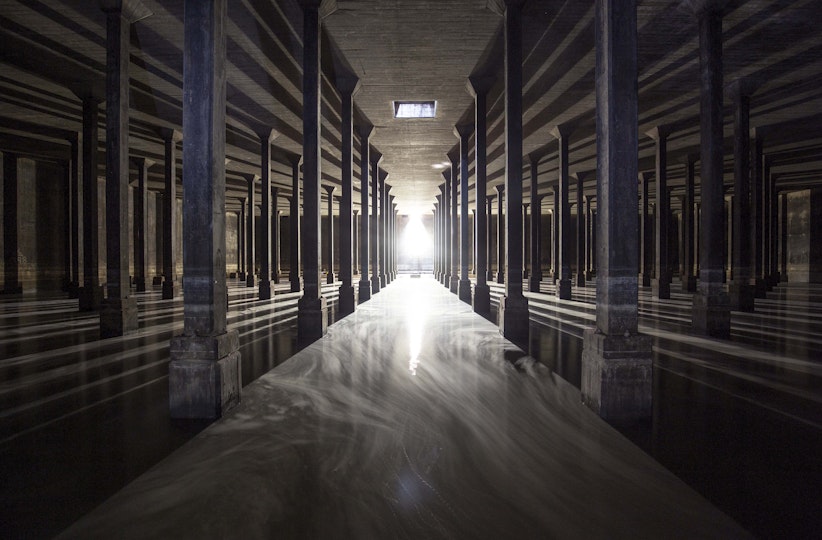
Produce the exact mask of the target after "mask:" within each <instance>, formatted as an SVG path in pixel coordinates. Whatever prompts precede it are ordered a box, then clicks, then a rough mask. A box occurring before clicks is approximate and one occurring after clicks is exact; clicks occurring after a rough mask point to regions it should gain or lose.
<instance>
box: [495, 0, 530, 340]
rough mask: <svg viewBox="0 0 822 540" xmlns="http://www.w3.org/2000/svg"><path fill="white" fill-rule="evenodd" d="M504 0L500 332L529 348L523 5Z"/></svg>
mask: <svg viewBox="0 0 822 540" xmlns="http://www.w3.org/2000/svg"><path fill="white" fill-rule="evenodd" d="M523 3H524V0H505V14H504V19H505V25H504V34H505V64H504V76H505V98H504V99H505V219H506V222H505V236H506V238H505V244H506V257H505V294H504V295H503V296H501V297H500V299H499V310H498V317H497V320H498V322H499V329H500V333H502V335H503V336H505V337H506V338H507V339H509V340H511V341H513V342H514V343H515V344H517V345H518V346H520V347H522V348H525V349H526V350H527V349H528V336H529V320H530V319H529V314H528V299H527V298H525V296H524V295H523V294H522V266H523V260H522V245H523V243H524V238H523V237H522V214H521V212H522V5H523Z"/></svg>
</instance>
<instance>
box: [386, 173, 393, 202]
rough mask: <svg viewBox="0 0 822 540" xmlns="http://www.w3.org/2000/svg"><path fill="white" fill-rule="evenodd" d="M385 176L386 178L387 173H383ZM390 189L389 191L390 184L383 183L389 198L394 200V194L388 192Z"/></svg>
mask: <svg viewBox="0 0 822 540" xmlns="http://www.w3.org/2000/svg"><path fill="white" fill-rule="evenodd" d="M385 177H386V178H388V173H386V174H385ZM390 191H391V185H390V184H385V192H386V193H388V198H389V199H390V200H394V196H393V195H391V194H390V193H389V192H390Z"/></svg>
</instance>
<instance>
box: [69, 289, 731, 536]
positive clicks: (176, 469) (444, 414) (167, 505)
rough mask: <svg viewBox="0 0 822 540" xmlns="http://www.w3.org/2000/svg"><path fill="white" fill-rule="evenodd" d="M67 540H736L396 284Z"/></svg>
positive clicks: (561, 400)
mask: <svg viewBox="0 0 822 540" xmlns="http://www.w3.org/2000/svg"><path fill="white" fill-rule="evenodd" d="M64 536H65V537H77V538H90V537H100V538H172V537H173V538H182V537H186V538H275V537H276V538H291V537H294V538H362V539H382V538H426V539H427V538H495V539H497V538H551V537H562V538H594V537H631V538H635V537H645V538H663V537H664V538H674V537H676V538H706V537H715V538H738V537H745V536H746V533H745V532H744V531H743V530H742V529H740V528H739V527H738V526H737V525H736V524H735V523H734V522H733V521H731V520H730V519H729V518H728V517H726V516H725V515H724V514H722V513H720V512H719V511H718V510H717V509H715V508H714V507H713V506H712V505H711V504H710V503H708V502H707V501H706V500H705V499H703V498H702V497H701V496H699V495H698V494H696V493H695V492H694V491H693V490H691V489H690V488H689V487H687V486H686V485H685V484H684V483H682V482H681V481H680V480H678V479H677V478H676V477H674V476H673V475H672V474H671V473H669V472H668V471H666V470H665V469H663V468H662V467H661V466H660V465H659V464H657V463H656V462H655V461H653V460H652V459H651V458H650V457H648V456H647V455H646V454H645V453H643V452H642V451H641V450H639V449H638V448H637V447H636V446H634V445H633V444H631V443H630V442H628V441H627V440H626V439H625V438H623V437H622V436H621V435H620V434H619V433H618V432H617V431H616V430H614V429H613V428H611V427H610V426H608V425H607V424H606V423H605V422H603V421H602V420H600V419H599V418H598V417H597V416H596V415H595V414H593V413H592V412H591V411H589V410H588V409H587V408H585V407H584V406H583V405H582V404H581V403H580V398H579V392H578V390H576V389H575V388H574V387H572V386H571V385H570V384H568V383H566V382H565V381H563V380H562V379H559V378H558V377H557V376H555V375H552V374H551V373H550V372H549V371H548V370H547V369H546V368H545V367H543V366H542V365H541V364H535V363H534V361H533V360H532V359H530V358H529V357H525V355H524V353H522V351H520V350H518V349H517V348H516V347H514V346H513V345H512V344H511V343H510V342H507V341H506V340H505V339H503V338H502V336H500V334H499V330H498V328H497V327H496V326H495V325H494V324H492V323H490V322H488V321H487V320H485V319H483V318H482V317H480V316H478V315H476V314H474V313H473V312H472V311H471V307H470V306H469V305H467V304H465V303H463V302H461V301H459V299H458V298H457V297H456V296H455V295H453V294H451V293H449V292H448V291H447V290H446V289H445V288H444V287H443V286H442V285H440V284H439V283H438V282H436V281H435V280H434V279H432V278H431V277H430V276H427V277H426V276H424V277H422V278H420V279H412V278H410V277H405V276H401V277H400V278H399V279H397V280H396V281H394V283H392V284H391V285H389V286H388V287H386V288H385V289H383V290H382V291H381V292H380V293H379V294H377V295H375V296H374V297H373V298H372V299H371V300H370V301H368V302H366V303H364V304H361V305H360V306H358V307H357V310H356V312H355V313H354V314H353V315H351V316H349V317H346V318H345V319H343V320H341V321H339V322H337V323H336V324H334V325H332V326H331V327H329V329H328V335H327V336H326V337H324V338H323V339H321V340H320V341H317V342H316V343H314V344H312V345H311V346H309V347H308V348H306V349H304V350H302V351H301V352H299V353H298V354H296V355H295V356H294V357H292V358H291V359H290V360H288V361H287V362H285V363H283V364H282V365H280V366H278V367H276V368H275V369H273V370H272V371H270V372H269V373H267V374H266V375H264V376H263V377H261V378H260V379H259V380H258V381H256V382H254V383H253V384H251V385H249V386H248V387H246V389H245V390H244V391H243V396H242V403H241V405H240V406H239V407H237V408H236V409H235V410H233V411H232V412H231V413H230V414H229V415H228V416H226V417H225V418H223V419H221V420H219V421H217V422H215V423H214V424H213V425H212V426H210V427H209V428H208V429H206V430H205V431H203V432H202V433H201V434H200V435H198V436H197V437H196V438H195V439H193V440H192V441H190V442H189V443H188V444H186V445H185V446H183V447H182V448H180V449H179V450H178V451H177V452H175V453H174V454H172V455H171V456H169V457H168V458H167V459H165V460H164V461H162V462H161V463H159V464H158V465H157V466H155V467H154V468H153V469H151V470H150V471H148V472H147V473H146V474H144V475H143V476H141V477H140V478H138V479H137V480H135V481H134V482H133V483H131V484H130V485H128V486H127V487H125V488H124V489H123V490H122V491H120V492H119V493H117V494H116V495H115V496H114V497H112V498H111V499H110V500H108V501H107V502H106V503H104V504H103V505H102V506H100V507H99V508H98V509H96V510H95V511H94V512H92V513H91V514H90V515H88V516H86V517H85V518H83V519H82V520H80V521H79V522H78V523H76V524H75V525H74V526H73V527H72V528H70V529H69V530H68V531H66V532H65V533H64Z"/></svg>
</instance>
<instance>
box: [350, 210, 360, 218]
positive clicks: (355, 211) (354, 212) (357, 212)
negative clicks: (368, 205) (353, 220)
mask: <svg viewBox="0 0 822 540" xmlns="http://www.w3.org/2000/svg"><path fill="white" fill-rule="evenodd" d="M351 212H352V213H353V214H354V217H357V216H358V215H359V214H360V211H359V210H357V209H356V208H355V209H353V210H351Z"/></svg>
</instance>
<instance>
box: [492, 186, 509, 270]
mask: <svg viewBox="0 0 822 540" xmlns="http://www.w3.org/2000/svg"><path fill="white" fill-rule="evenodd" d="M494 187H495V189H496V190H497V283H505V244H506V242H505V221H504V219H505V216H504V214H503V210H502V202H503V198H502V194H503V193H504V192H505V184H499V185H497V186H494Z"/></svg>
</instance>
